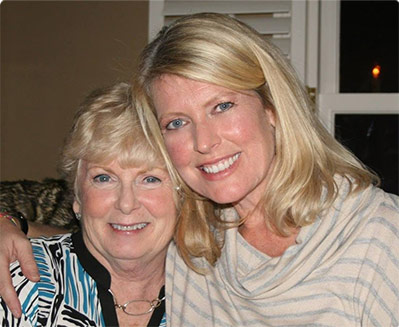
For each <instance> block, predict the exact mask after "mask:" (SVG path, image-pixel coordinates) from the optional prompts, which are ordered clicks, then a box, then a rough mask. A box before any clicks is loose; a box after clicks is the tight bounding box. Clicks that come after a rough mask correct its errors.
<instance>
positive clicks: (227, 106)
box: [216, 102, 234, 112]
mask: <svg viewBox="0 0 399 327" xmlns="http://www.w3.org/2000/svg"><path fill="white" fill-rule="evenodd" d="M233 105H234V104H233V102H223V103H219V104H218V105H217V106H216V110H217V111H221V112H223V111H227V110H229V109H231V108H232V107H233Z"/></svg>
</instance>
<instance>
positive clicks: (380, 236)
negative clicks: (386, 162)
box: [166, 183, 399, 327]
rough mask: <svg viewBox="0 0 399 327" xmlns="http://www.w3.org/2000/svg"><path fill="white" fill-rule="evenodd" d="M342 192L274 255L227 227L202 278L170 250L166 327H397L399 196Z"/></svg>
mask: <svg viewBox="0 0 399 327" xmlns="http://www.w3.org/2000/svg"><path fill="white" fill-rule="evenodd" d="M347 192H348V187H347V185H346V184H345V183H343V185H341V191H340V195H339V198H338V199H337V200H336V201H335V203H334V206H333V208H331V210H329V212H327V213H326V214H325V215H323V216H322V217H319V218H318V219H317V221H316V222H315V223H313V224H312V225H310V226H307V227H303V228H302V229H301V230H300V232H299V234H298V236H297V239H296V244H294V245H293V246H291V247H289V248H288V249H287V250H286V251H285V253H284V254H283V255H282V256H280V257H275V258H272V257H269V256H267V255H266V254H264V253H262V252H260V251H258V250H257V249H255V248H253V247H252V246H251V245H250V244H248V243H247V242H246V241H245V240H244V239H243V238H242V237H241V235H240V234H239V233H238V232H237V229H236V228H234V229H229V230H227V231H226V235H225V246H224V248H223V251H222V255H221V257H220V259H219V260H218V262H217V264H216V266H215V267H214V268H211V269H210V272H209V273H208V274H207V275H205V276H202V275H199V274H197V273H195V272H193V271H192V270H190V269H189V268H188V267H187V266H186V265H185V264H184V262H183V260H182V259H181V258H180V257H179V255H178V254H177V250H176V247H175V246H174V244H172V245H171V246H170V248H169V253H168V257H167V263H166V272H167V274H166V296H167V297H166V300H167V302H166V314H167V324H168V326H173V327H178V326H185V327H189V326H207V327H208V326H223V327H227V326H323V327H324V326H384V327H385V326H394V327H398V326H399V198H398V197H397V196H395V195H391V194H387V193H384V192H383V191H382V190H380V189H378V188H375V187H372V186H370V187H369V188H368V189H366V190H365V191H363V192H361V193H357V194H355V195H353V196H351V197H347ZM235 215H236V214H235ZM229 219H231V218H229ZM197 262H198V264H200V265H206V263H205V261H204V260H198V261H197Z"/></svg>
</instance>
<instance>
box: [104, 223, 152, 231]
mask: <svg viewBox="0 0 399 327" xmlns="http://www.w3.org/2000/svg"><path fill="white" fill-rule="evenodd" d="M147 225H148V223H141V224H136V225H128V226H126V225H118V224H111V226H112V227H113V228H115V229H117V230H122V231H132V230H137V229H143V228H144V227H146V226H147Z"/></svg>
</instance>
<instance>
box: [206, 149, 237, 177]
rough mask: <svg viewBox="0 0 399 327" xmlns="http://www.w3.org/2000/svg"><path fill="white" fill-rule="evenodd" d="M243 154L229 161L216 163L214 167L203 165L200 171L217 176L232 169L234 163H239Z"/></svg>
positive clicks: (224, 160)
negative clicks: (238, 160)
mask: <svg viewBox="0 0 399 327" xmlns="http://www.w3.org/2000/svg"><path fill="white" fill-rule="evenodd" d="M240 154H241V153H236V154H235V155H234V156H232V157H230V158H228V159H223V160H220V161H219V162H218V163H215V164H213V165H203V166H201V167H200V169H201V170H202V171H204V172H206V173H207V174H217V173H220V172H222V171H224V170H226V169H228V168H230V167H231V166H232V165H233V163H234V162H236V161H237V159H238V158H239V157H240Z"/></svg>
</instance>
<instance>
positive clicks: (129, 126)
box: [0, 83, 177, 326]
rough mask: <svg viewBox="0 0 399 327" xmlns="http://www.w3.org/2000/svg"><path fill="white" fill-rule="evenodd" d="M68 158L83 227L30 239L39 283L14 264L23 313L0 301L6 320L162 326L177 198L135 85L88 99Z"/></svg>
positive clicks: (76, 124)
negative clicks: (140, 112)
mask: <svg viewBox="0 0 399 327" xmlns="http://www.w3.org/2000/svg"><path fill="white" fill-rule="evenodd" d="M61 163H62V170H63V172H64V173H65V175H66V176H67V178H68V180H69V181H70V182H71V185H73V187H74V192H75V200H74V203H73V209H74V212H75V214H76V217H78V219H80V223H81V230H82V231H81V232H78V233H76V234H72V235H71V234H66V235H58V236H55V237H53V238H36V239H31V243H32V246H33V252H34V256H35V260H36V262H37V264H38V267H39V272H40V282H38V283H33V282H30V281H29V280H28V279H27V278H25V277H24V276H23V275H22V274H21V267H20V265H19V264H18V263H17V262H14V263H13V264H12V265H11V267H10V271H11V274H12V281H13V284H14V286H15V288H16V291H17V294H18V298H19V300H20V301H21V304H22V317H21V318H20V319H15V318H13V316H12V315H11V313H10V311H9V310H8V308H7V307H6V305H5V304H4V302H2V301H1V302H0V322H1V325H2V326H19V325H20V324H22V325H23V326H26V325H29V326H39V325H40V326H60V325H65V326H82V325H85V326H119V325H120V326H147V325H148V326H164V325H165V315H164V312H165V310H164V299H165V295H164V283H165V281H164V272H165V269H164V267H165V257H166V251H167V247H168V245H169V242H170V241H171V239H172V237H173V233H174V229H175V225H176V205H175V199H174V191H173V188H172V183H171V181H170V178H169V175H168V173H167V170H166V169H165V165H164V161H163V160H162V159H161V156H160V154H159V153H157V152H156V151H155V150H154V148H152V147H151V145H150V144H149V143H148V141H147V139H146V137H145V136H144V134H143V130H142V128H141V125H140V123H139V120H138V117H137V113H136V111H135V109H134V107H133V105H132V96H131V86H130V85H128V84H124V83H122V84H117V85H115V86H113V87H111V88H108V89H104V90H100V91H96V92H94V93H93V94H92V95H91V96H89V97H88V98H87V99H86V102H85V103H84V104H83V105H82V107H81V108H80V111H79V112H78V114H77V115H76V118H75V122H74V125H73V128H72V130H71V133H70V134H69V137H68V139H67V141H66V144H65V147H64V151H63V156H62V162H61ZM176 199H177V197H176Z"/></svg>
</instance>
